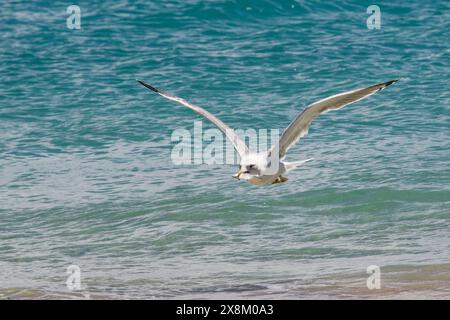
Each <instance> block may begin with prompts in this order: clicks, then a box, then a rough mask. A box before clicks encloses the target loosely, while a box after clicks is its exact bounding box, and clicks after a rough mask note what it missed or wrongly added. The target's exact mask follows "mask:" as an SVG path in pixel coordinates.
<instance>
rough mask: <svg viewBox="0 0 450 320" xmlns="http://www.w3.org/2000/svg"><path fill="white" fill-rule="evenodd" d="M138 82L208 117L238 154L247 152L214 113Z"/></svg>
mask: <svg viewBox="0 0 450 320" xmlns="http://www.w3.org/2000/svg"><path fill="white" fill-rule="evenodd" d="M137 81H138V82H139V83H140V84H142V85H143V86H144V87H146V88H148V89H150V90H152V91H154V92H156V93H158V94H160V95H161V96H163V97H164V98H166V99H169V100H172V101H176V102H178V103H180V104H182V105H183V106H185V107H188V108H189V109H191V110H193V111H195V112H197V113H198V114H200V115H202V116H204V117H205V118H206V119H208V120H209V121H211V122H212V123H213V124H214V125H215V126H216V127H217V128H219V130H220V131H222V132H223V133H224V134H225V136H226V137H227V138H228V139H230V141H231V143H232V144H233V146H234V148H235V149H236V151H237V152H238V153H239V156H241V157H242V156H243V155H245V154H247V153H248V147H247V145H246V144H245V142H244V141H242V140H241V138H239V136H238V135H237V134H236V133H235V132H234V130H233V129H231V128H230V127H228V126H227V125H226V124H225V123H223V122H222V121H220V120H219V119H218V118H217V117H215V116H214V115H212V114H211V113H209V112H208V111H206V110H205V109H203V108H201V107H199V106H196V105H194V104H192V103H189V102H187V101H186V100H184V99H182V98H179V97H177V96H174V95H172V94H170V93H167V92H163V91H161V90H158V89H156V88H155V87H152V86H151V85H149V84H147V83H145V82H143V81H140V80H137Z"/></svg>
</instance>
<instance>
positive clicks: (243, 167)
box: [233, 153, 267, 180]
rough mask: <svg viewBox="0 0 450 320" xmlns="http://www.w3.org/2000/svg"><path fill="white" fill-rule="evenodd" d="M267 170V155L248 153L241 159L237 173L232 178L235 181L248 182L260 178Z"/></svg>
mask: <svg viewBox="0 0 450 320" xmlns="http://www.w3.org/2000/svg"><path fill="white" fill-rule="evenodd" d="M266 169H267V154H265V153H248V154H246V155H244V156H243V157H242V158H241V162H240V164H239V171H238V172H236V174H235V175H234V176H233V177H234V178H236V179H244V180H248V179H251V178H252V177H256V176H261V175H263V174H264V172H265V171H266Z"/></svg>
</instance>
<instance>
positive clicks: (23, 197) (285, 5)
mask: <svg viewBox="0 0 450 320" xmlns="http://www.w3.org/2000/svg"><path fill="white" fill-rule="evenodd" d="M71 4H77V5H79V6H80V8H81V29H79V30H76V29H73V30H71V29H68V28H67V26H66V18H67V17H68V14H67V13H66V8H67V6H69V5H71ZM371 4H377V5H378V6H379V7H380V8H381V14H382V16H381V29H380V30H369V29H368V28H367V26H366V19H367V17H368V16H369V14H367V13H366V9H367V7H368V6H369V5H371ZM449 39H450V5H449V2H448V1H435V2H425V1H377V2H376V3H373V2H372V1H348V0H346V1H339V3H337V2H336V3H335V2H328V1H327V2H325V1H324V2H322V1H269V0H261V1H219V0H215V1H208V2H202V1H192V0H189V1H186V0H183V1H181V0H179V1H168V2H161V1H131V0H130V1H112V0H111V1H76V3H72V2H65V1H2V2H1V4H0V77H1V81H0V298H7V297H12V298H25V297H36V298H46V297H47V298H48V297H62V298H64V297H88V295H90V296H91V297H101V298H147V299H150V298H224V297H225V298H231V297H234V298H236V297H243V298H258V297H263V298H312V297H319V298H320V297H321V298H343V297H374V298H386V297H412V298H418V297H420V298H424V297H447V298H449V297H450V292H449V291H450V276H449V274H450V253H449V249H450V236H449V227H450V143H449V141H450V107H449V102H450V93H449V74H450V66H449V62H450V47H449ZM135 79H142V80H144V81H147V82H149V83H151V84H153V85H155V86H157V87H160V88H162V89H164V90H167V91H169V92H172V93H175V94H177V95H179V96H181V97H184V98H186V99H188V100H190V101H192V102H193V103H196V104H198V105H200V106H203V107H205V108H206V109H207V110H209V111H210V112H212V113H214V114H216V115H217V116H219V117H220V118H221V119H222V120H223V121H224V122H226V123H227V124H229V125H230V126H231V127H233V128H241V129H247V128H254V129H261V128H277V129H279V130H283V129H284V128H285V127H286V126H287V125H288V124H289V122H290V121H291V120H292V119H293V118H294V117H295V116H296V115H297V114H298V113H299V112H300V111H301V110H302V109H303V108H304V107H305V106H306V105H308V104H309V103H312V102H314V101H316V100H318V99H321V98H324V97H327V96H328V95H332V94H336V93H340V92H343V91H346V90H350V89H355V88H359V87H364V86H367V85H372V84H375V83H378V82H382V81H387V80H391V79H400V81H399V82H398V83H396V84H395V85H393V86H391V87H389V88H388V89H386V90H384V91H383V92H380V93H378V94H376V95H374V96H372V97H370V98H368V99H366V100H363V101H361V102H358V103H356V104H353V105H351V106H348V107H346V108H344V109H342V110H339V111H336V112H330V113H327V114H326V115H323V116H321V117H319V118H318V119H317V120H316V121H315V122H314V123H313V125H312V126H311V129H310V132H309V135H308V136H306V137H305V138H303V139H302V140H301V141H300V142H299V143H298V144H297V145H296V146H295V147H293V148H292V149H291V150H290V151H289V153H288V160H301V159H306V158H310V157H313V158H315V161H313V162H310V163H308V164H307V165H305V166H303V167H301V168H299V169H297V170H296V171H293V172H291V173H290V174H289V181H288V182H287V183H284V184H281V185H274V186H268V187H255V186H251V185H249V184H246V183H244V182H242V181H236V180H234V179H232V178H231V175H232V174H233V173H234V172H235V170H236V167H234V166H230V165H225V166H222V165H205V164H203V165H184V166H177V165H175V164H173V163H172V162H171V158H170V155H171V150H172V147H173V146H174V143H173V142H171V139H170V137H171V134H172V132H173V131H174V130H175V129H179V128H185V129H187V130H193V121H194V120H197V121H198V120H200V119H201V118H200V116H198V115H196V114H195V113H193V112H192V111H190V110H188V109H186V108H183V107H182V106H179V105H176V104H173V103H172V102H170V101H167V100H165V99H163V98H161V97H159V96H157V95H156V94H154V93H152V92H150V91H148V90H146V89H145V88H143V87H142V86H140V85H139V84H137V83H136V81H135ZM203 126H204V127H205V128H212V126H211V125H210V124H209V123H207V122H206V121H204V122H203ZM72 264H75V265H78V266H79V267H80V269H81V277H82V278H81V284H82V290H81V291H79V292H70V291H69V290H68V289H67V288H66V279H67V277H68V275H67V274H66V269H67V267H68V266H69V265H72ZM369 265H378V266H379V267H380V268H381V275H382V288H381V289H380V290H372V291H370V290H368V289H367V287H366V279H367V277H368V276H369V275H368V274H366V268H367V267H368V266H369Z"/></svg>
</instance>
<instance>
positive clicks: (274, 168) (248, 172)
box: [137, 80, 398, 185]
mask: <svg viewBox="0 0 450 320" xmlns="http://www.w3.org/2000/svg"><path fill="white" fill-rule="evenodd" d="M137 81H138V82H139V83H140V84H142V85H143V86H144V87H146V88H148V89H150V90H152V91H154V92H156V93H158V94H159V95H161V96H163V97H164V98H166V99H169V100H172V101H175V102H178V103H180V104H182V105H183V106H185V107H188V108H189V109H191V110H193V111H195V112H197V113H199V114H200V115H202V116H203V117H205V118H206V119H208V120H209V121H211V122H212V123H213V124H214V125H215V126H216V127H217V128H218V129H219V130H220V131H222V132H223V133H224V134H225V136H226V137H227V138H228V139H229V140H230V141H231V142H232V144H233V146H234V148H235V149H236V151H237V152H238V154H239V157H240V159H241V160H240V164H239V170H238V172H237V173H236V174H235V175H233V177H234V178H236V179H238V180H241V179H243V180H245V181H247V182H249V183H250V184H253V185H269V184H277V183H283V182H286V181H287V180H288V178H287V177H286V176H285V175H284V174H285V173H287V172H289V171H291V170H293V169H295V168H297V167H299V166H301V165H302V164H304V163H306V162H308V161H311V160H313V159H306V160H301V161H293V162H288V161H284V158H285V157H286V153H287V151H288V150H289V148H290V147H292V146H293V145H294V144H295V143H296V142H297V141H298V140H299V139H300V138H302V137H304V136H305V135H306V134H308V130H309V126H310V124H311V122H312V121H313V120H314V119H315V118H316V117H317V116H318V115H320V114H322V113H325V112H328V111H330V110H337V109H341V108H343V107H345V106H346V105H349V104H351V103H354V102H356V101H359V100H362V99H364V98H366V97H368V96H371V95H373V94H374V93H376V92H378V91H380V90H383V89H384V88H386V87H387V86H390V85H391V84H393V83H395V82H397V81H398V80H391V81H388V82H383V83H379V84H375V85H372V86H370V87H366V88H360V89H356V90H352V91H347V92H344V93H340V94H336V95H334V96H331V97H328V98H325V99H322V100H319V101H317V102H315V103H313V104H311V105H309V106H307V107H306V108H305V109H304V110H303V111H302V112H301V113H300V114H299V115H298V116H297V117H296V118H295V119H294V120H293V121H292V122H291V123H290V124H289V126H288V127H287V128H286V129H285V130H284V131H283V133H282V134H281V137H280V139H279V141H278V142H277V143H275V144H274V145H273V146H272V147H271V148H270V150H269V151H268V152H267V151H266V152H259V153H253V152H250V150H249V148H248V147H247V145H246V144H245V142H244V141H242V139H241V138H240V137H239V136H238V135H237V134H236V133H235V132H234V130H233V129H231V128H230V127H228V126H227V125H226V124H225V123H223V122H222V121H221V120H219V119H218V118H217V117H215V116H214V115H212V114H211V113H210V112H208V111H206V110H205V109H203V108H201V107H199V106H196V105H194V104H192V103H189V102H188V101H186V100H184V99H182V98H179V97H177V96H174V95H172V94H170V93H167V92H164V91H161V90H158V89H156V88H155V87H152V86H151V85H149V84H147V83H145V82H143V81H140V80H137Z"/></svg>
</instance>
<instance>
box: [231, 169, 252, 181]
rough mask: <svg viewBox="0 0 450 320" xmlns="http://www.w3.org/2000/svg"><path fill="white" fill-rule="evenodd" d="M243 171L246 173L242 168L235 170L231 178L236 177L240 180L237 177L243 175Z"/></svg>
mask: <svg viewBox="0 0 450 320" xmlns="http://www.w3.org/2000/svg"><path fill="white" fill-rule="evenodd" d="M244 173H248V171H245V170H244V169H239V171H238V172H236V173H235V174H234V175H233V178H236V179H238V180H241V179H239V178H240V176H241V175H243V174H244Z"/></svg>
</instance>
